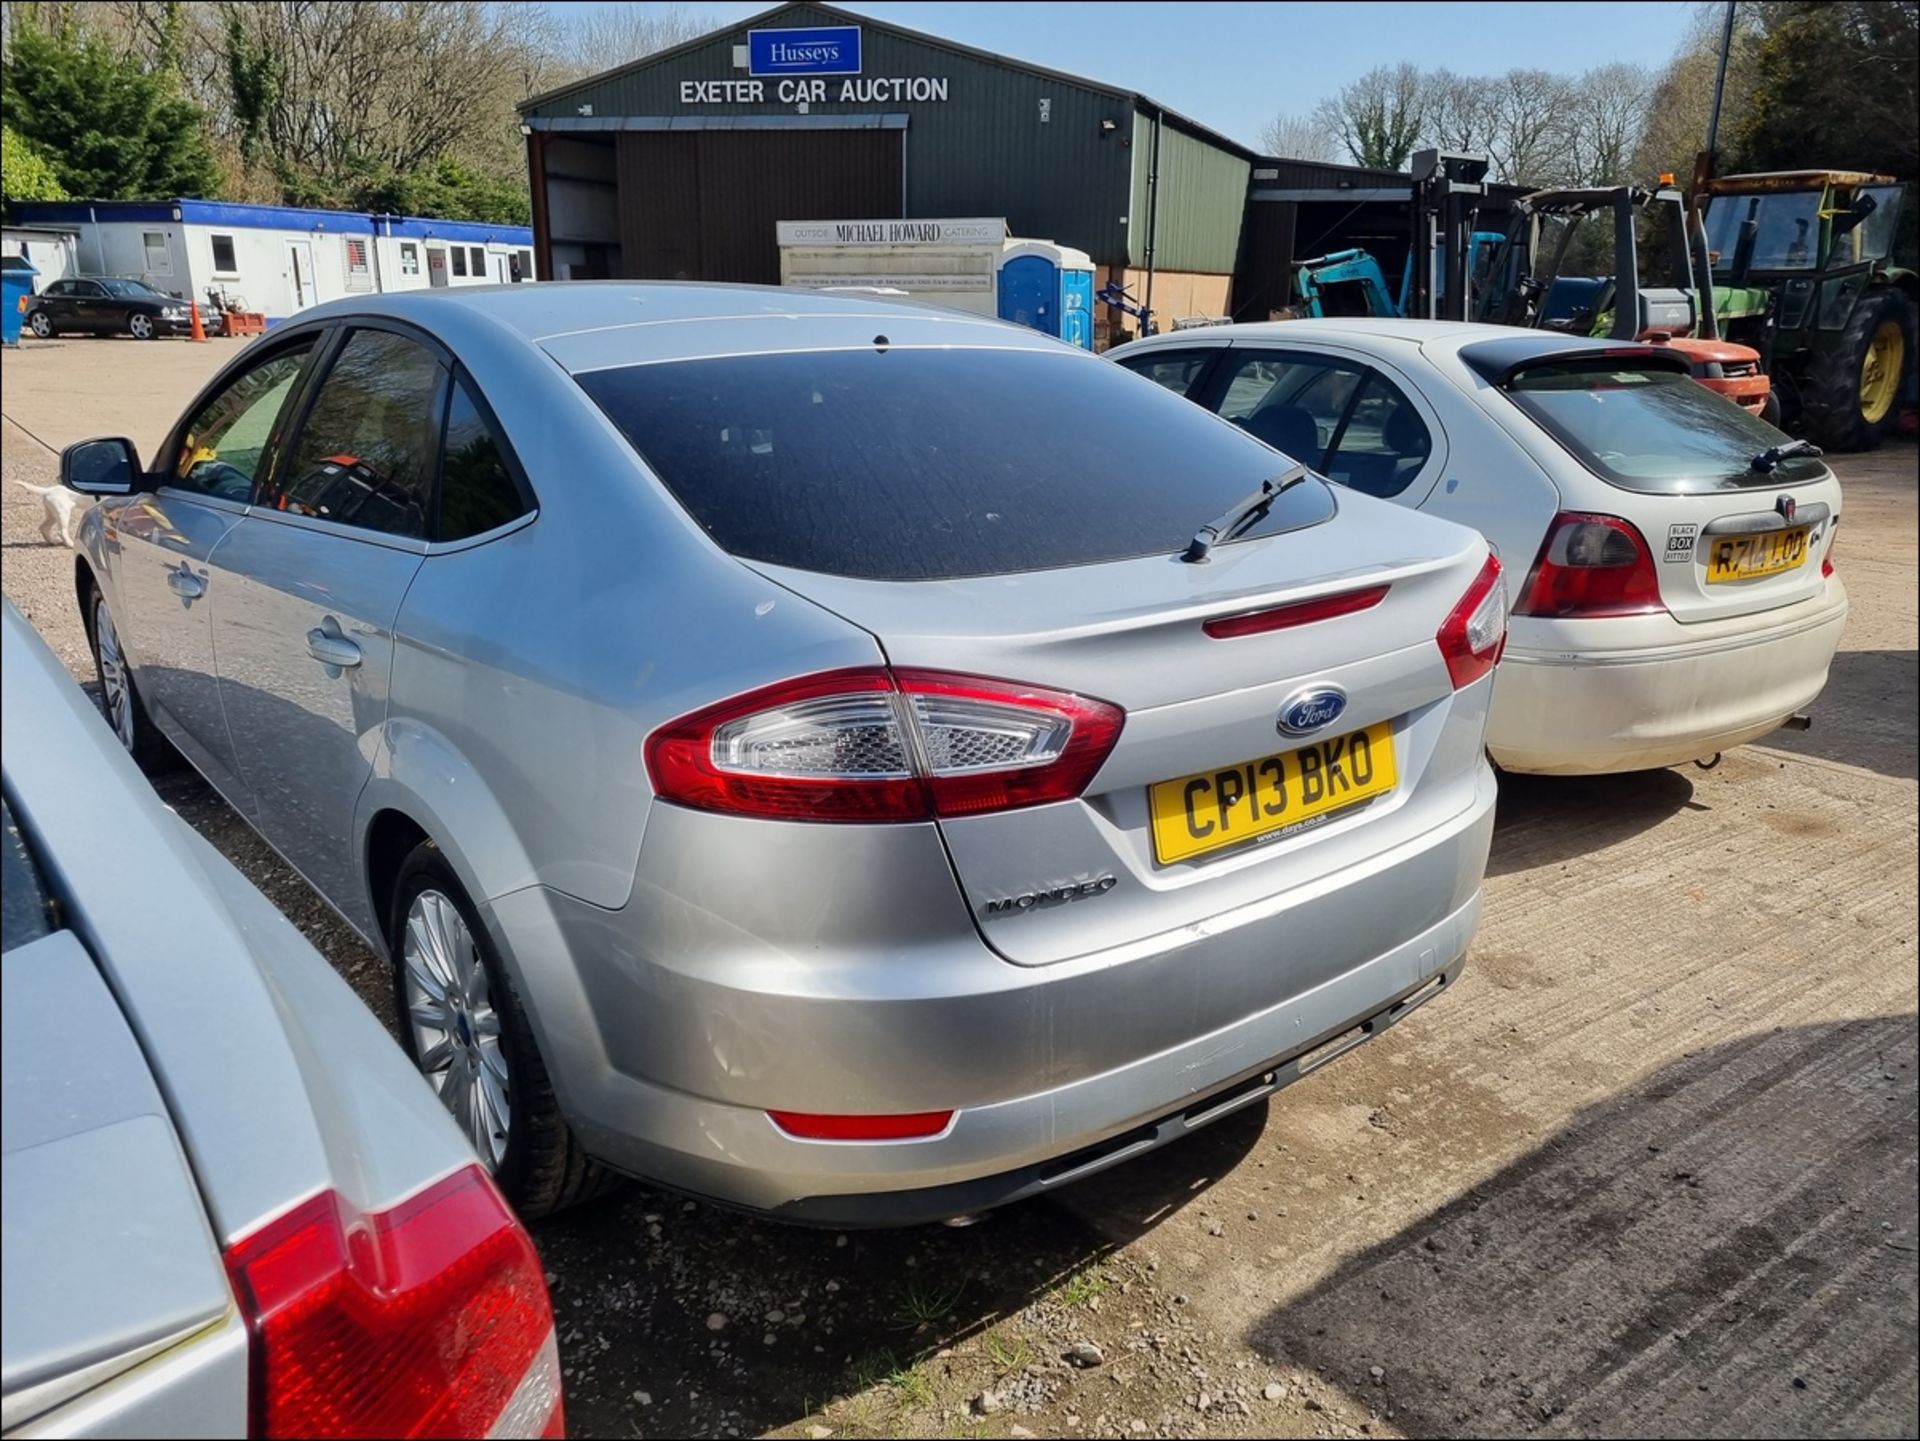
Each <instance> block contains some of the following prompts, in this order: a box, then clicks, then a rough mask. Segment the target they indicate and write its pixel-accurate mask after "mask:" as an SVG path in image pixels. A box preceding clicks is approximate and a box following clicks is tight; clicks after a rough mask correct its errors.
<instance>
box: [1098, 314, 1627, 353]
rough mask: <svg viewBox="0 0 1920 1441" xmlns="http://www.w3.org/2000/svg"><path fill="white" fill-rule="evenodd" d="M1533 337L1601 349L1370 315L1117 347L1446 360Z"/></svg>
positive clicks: (1202, 332) (1213, 330)
mask: <svg viewBox="0 0 1920 1441" xmlns="http://www.w3.org/2000/svg"><path fill="white" fill-rule="evenodd" d="M1524 335H1533V336H1538V337H1541V338H1542V339H1549V338H1550V339H1551V341H1552V342H1553V343H1554V344H1555V345H1556V348H1562V349H1568V350H1575V349H1582V348H1585V347H1587V346H1589V345H1600V344H1604V342H1601V341H1590V340H1589V338H1588V337H1586V336H1577V335H1567V334H1565V333H1563V332H1560V331H1544V330H1525V329H1520V328H1517V327H1515V326H1511V325H1482V324H1479V323H1477V322H1472V321H1458V320H1400V319H1375V318H1373V317H1371V316H1350V317H1339V318H1334V319H1328V320H1311V319H1308V320H1263V321H1256V322H1253V323H1251V324H1248V325H1211V326H1206V327H1202V328H1196V329H1193V330H1178V331H1173V332H1170V333H1166V334H1162V335H1155V336H1151V337H1149V338H1147V339H1145V340H1137V341H1134V342H1133V343H1132V344H1130V345H1127V346H1124V347H1120V349H1124V350H1125V351H1127V352H1129V353H1141V354H1144V353H1145V352H1146V351H1148V350H1150V349H1151V350H1177V349H1179V348H1180V347H1181V346H1182V345H1183V344H1195V343H1199V344H1213V345H1224V344H1226V343H1227V342H1229V341H1231V342H1233V343H1235V344H1263V345H1284V344H1286V343H1288V342H1290V341H1291V342H1294V343H1299V342H1302V341H1305V342H1308V343H1311V342H1313V341H1323V342H1325V343H1327V344H1329V345H1343V344H1344V345H1355V346H1361V347H1367V346H1371V347H1374V348H1375V349H1384V350H1390V351H1391V350H1402V349H1406V350H1418V351H1420V352H1421V353H1422V354H1425V355H1427V356H1438V355H1450V354H1453V353H1455V352H1457V351H1459V350H1460V349H1461V348H1462V347H1464V346H1468V345H1472V344H1474V343H1475V342H1476V341H1490V340H1510V339H1512V338H1513V337H1515V336H1524Z"/></svg>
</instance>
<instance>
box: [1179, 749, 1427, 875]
mask: <svg viewBox="0 0 1920 1441" xmlns="http://www.w3.org/2000/svg"><path fill="white" fill-rule="evenodd" d="M1397 784H1399V775H1398V773H1397V772H1396V771H1395V769H1394V756H1393V727H1392V725H1391V724H1388V723H1385V722H1383V723H1382V724H1380V725H1376V726H1368V727H1367V728H1366V729H1365V730H1363V731H1355V732H1353V734H1351V735H1344V736H1332V737H1330V738H1329V739H1327V740H1322V741H1314V742H1313V743H1312V744H1311V745H1305V746H1302V747H1301V748H1300V749H1299V750H1296V751H1287V752H1285V753H1283V754H1281V755H1272V756H1262V757H1261V758H1260V759H1259V760H1252V761H1245V762H1242V763H1241V764H1240V765H1237V766H1224V767H1222V768H1221V769H1219V770H1217V771H1203V772H1201V773H1200V774H1199V775H1192V776H1182V777H1181V778H1180V779H1179V780H1177V781H1161V782H1160V783H1159V784H1158V785H1156V786H1154V787H1153V788H1152V789H1151V790H1149V791H1148V792H1147V802H1148V809H1149V810H1150V811H1151V812H1152V815H1153V854H1154V858H1155V859H1156V860H1158V861H1159V862H1160V864H1161V865H1163V866H1164V865H1170V864H1172V863H1173V862H1174V861H1184V860H1188V859H1191V858H1192V857H1194V856H1198V855H1204V854H1205V853H1206V852H1208V851H1217V850H1220V849H1222V848H1224V847H1226V846H1237V845H1240V844H1241V843H1243V842H1245V841H1250V840H1253V839H1255V838H1256V837H1258V836H1268V835H1272V834H1274V833H1275V832H1276V831H1285V830H1291V829H1293V828H1294V827H1297V826H1299V825H1300V824H1301V823H1302V822H1304V821H1311V820H1314V819H1317V818H1319V817H1321V816H1325V815H1327V814H1328V813H1329V812H1332V811H1337V810H1342V809H1344V808H1345V807H1347V806H1350V805H1353V804H1354V803H1355V802H1357V801H1364V800H1368V799H1371V798H1372V797H1374V796H1378V795H1385V794H1386V793H1387V792H1388V791H1390V790H1392V789H1393V788H1394V786H1396V785H1397Z"/></svg>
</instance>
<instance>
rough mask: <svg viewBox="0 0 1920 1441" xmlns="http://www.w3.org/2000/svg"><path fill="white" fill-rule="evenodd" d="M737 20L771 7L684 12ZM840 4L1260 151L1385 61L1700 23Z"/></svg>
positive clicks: (1545, 7) (1487, 11) (1627, 13)
mask: <svg viewBox="0 0 1920 1441" xmlns="http://www.w3.org/2000/svg"><path fill="white" fill-rule="evenodd" d="M679 8H680V9H681V10H682V11H683V12H684V13H686V14H689V15H693V16H696V17H700V18H711V19H712V20H713V22H714V24H715V25H716V26H719V25H731V24H734V23H735V22H737V21H739V20H743V19H745V18H746V17H748V16H750V15H757V14H759V13H760V12H762V11H764V10H766V9H769V8H771V7H770V3H763V4H697V3H694V4H686V5H683V6H681V7H679ZM841 8H843V9H847V10H853V11H857V12H858V13H860V14H864V15H871V16H873V17H874V18H875V19H876V20H889V21H892V22H893V23H895V24H898V25H904V26H907V27H909V28H910V29H914V30H923V31H927V32H929V33H931V34H935V35H942V36H945V37H947V38H948V39H952V40H958V41H960V42H961V43H963V44H967V45H977V46H979V47H980V48H982V49H985V50H996V51H999V52H1000V53H1002V54H1005V55H1012V56H1015V57H1016V58H1018V59H1022V60H1031V61H1034V62H1035V63H1037V64H1040V65H1045V66H1048V67H1050V68H1052V69H1055V70H1065V71H1067V72H1069V73H1071V74H1076V75H1086V76H1089V77H1090V78H1093V79H1097V80H1104V81H1106V82H1108V83H1109V84H1113V85H1120V86H1125V87H1127V88H1128V89H1132V90H1138V91H1141V92H1143V93H1145V94H1148V95H1151V96H1152V97H1153V98H1154V99H1156V100H1158V101H1160V102H1161V103H1162V104H1163V105H1169V106H1171V107H1172V108H1173V109H1175V110H1178V111H1180V112H1181V113H1182V114H1185V115H1190V116H1192V117H1193V118H1194V119H1195V120H1198V121H1200V122H1202V123H1203V124H1206V125H1209V126H1211V127H1213V128H1214V129H1215V130H1220V131H1223V132H1225V133H1226V134H1227V135H1230V136H1232V137H1233V138H1234V139H1236V140H1239V141H1242V142H1243V143H1245V144H1248V145H1252V144H1253V143H1254V142H1255V141H1256V140H1257V139H1258V137H1259V133H1260V127H1261V126H1262V125H1263V124H1265V122H1266V121H1267V120H1268V119H1270V118H1271V117H1272V116H1273V114H1274V113H1275V112H1276V111H1279V110H1289V111H1293V112H1296V113H1304V112H1306V111H1309V110H1311V109H1312V108H1313V107H1314V105H1315V103H1317V102H1318V101H1319V100H1321V99H1322V98H1324V97H1325V96H1328V95H1331V94H1333V93H1334V92H1336V91H1337V90H1339V89H1340V87H1341V86H1342V85H1344V84H1346V83H1347V82H1348V81H1349V80H1352V79H1354V78H1355V77H1356V76H1358V75H1362V74H1365V73H1366V72H1367V71H1368V70H1370V69H1372V68H1373V67H1374V66H1375V65H1379V64H1382V63H1389V64H1397V63H1398V62H1400V61H1402V60H1411V61H1414V62H1415V63H1416V64H1419V65H1421V66H1423V67H1427V68H1437V67H1440V66H1445V67H1447V68H1448V69H1451V70H1458V71H1461V72H1462V73H1465V74H1486V73H1489V72H1493V71H1499V70H1505V69H1507V68H1509V67H1510V66H1514V65H1529V66H1538V67H1540V68H1543V69H1548V70H1562V71H1578V70H1584V69H1587V68H1589V67H1590V66H1594V65H1604V64H1607V63H1608V62H1609V61H1614V60H1626V61H1633V62H1636V63H1639V64H1642V65H1648V66H1655V67H1657V66H1659V65H1662V64H1664V63H1665V62H1666V61H1667V60H1668V59H1670V58H1671V57H1672V55H1673V52H1674V50H1675V48H1676V46H1677V45H1678V43H1679V40H1680V37H1681V35H1682V34H1683V33H1684V32H1685V31H1686V29H1687V25H1688V22H1689V20H1690V19H1691V17H1692V12H1693V8H1694V7H1693V5H1692V4H1690V3H1687V0H1613V3H1581V0H1559V3H1554V4H1546V3H1538V0H1535V3H1525V0H1523V3H1507V4H1502V3H1496V0H1486V3H1433V0H1429V3H1416V4H1391V3H1379V4H1361V3H1354V0H1328V3H1324V4H1214V3H1206V0H1184V3H1171V0H1148V3H1113V0H1105V3H1100V4H1083V3H1045V0H1033V3H1006V4H1003V3H988V0H980V3H962V4H951V3H936V0H924V3H915V4H897V3H896V4H889V3H884V0H882V3H861V0H850V3H844V4H842V6H841Z"/></svg>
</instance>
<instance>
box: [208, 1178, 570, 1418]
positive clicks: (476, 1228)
mask: <svg viewBox="0 0 1920 1441" xmlns="http://www.w3.org/2000/svg"><path fill="white" fill-rule="evenodd" d="M226 1260H227V1272H228V1274H229V1275H230V1276H231V1277H232V1279H233V1289H234V1294H235V1295H236V1296H237V1297H238V1298H239V1301H240V1307H241V1310H242V1312H243V1313H244V1314H245V1316H246V1318H247V1323H248V1328H249V1330H250V1332H251V1340H250V1345H251V1372H252V1374H251V1379H250V1383H249V1387H248V1397H249V1410H250V1417H251V1424H250V1431H251V1434H252V1435H254V1436H257V1437H281V1436H564V1435H565V1434H566V1423H565V1419H564V1417H563V1415H562V1412H561V1392H560V1357H559V1352H558V1350H557V1349H556V1346H555V1342H554V1334H553V1312H552V1310H551V1308H550V1306H549V1304H548V1301H547V1286H546V1278H545V1274H544V1272H543V1271H542V1270H541V1266H540V1258H539V1257H538V1256H537V1255H535V1254H534V1249H533V1242H532V1241H530V1240H529V1239H528V1238H527V1233H526V1231H525V1230H524V1229H523V1228H522V1227H521V1225H520V1223H519V1222H518V1221H517V1220H515V1219H514V1217H513V1213H512V1212H511V1211H509V1210H508V1209H507V1205H506V1202H505V1201H503V1200H501V1199H500V1193H499V1192H498V1191H496V1190H495V1189H494V1188H493V1183H492V1182H490V1181H489V1180H488V1179H487V1178H486V1176H485V1174H484V1173H483V1172H481V1171H480V1169H479V1168H478V1167H476V1166H469V1167H467V1168H465V1169H464V1170H460V1171H456V1172H455V1173H454V1174H453V1175H451V1176H449V1177H447V1178H446V1179H445V1180H444V1181H441V1182H439V1183H437V1184H435V1185H433V1186H430V1187H428V1188H427V1189H426V1190H424V1191H421V1192H419V1193H418V1194H417V1195H414V1196H412V1197H409V1198H408V1199H407V1200H405V1201H402V1202H400V1203H399V1204H398V1205H396V1206H394V1207H392V1208H391V1209H389V1210H386V1211H381V1212H378V1213H376V1214H372V1215H365V1214H361V1213H359V1212H356V1211H355V1210H353V1208H352V1207H351V1206H349V1205H348V1204H347V1202H345V1201H344V1200H342V1198H341V1197H340V1196H338V1195H337V1194H335V1193H334V1192H332V1191H323V1192H321V1193H320V1194H319V1195H317V1196H315V1197H313V1198H312V1199H311V1200H308V1201H306V1202H303V1203H302V1204H301V1205H298V1206H296V1207H294V1208H293V1209H292V1210H291V1211H288V1212H286V1213H285V1214H284V1215H281V1216H278V1217H276V1218H275V1219H273V1220H271V1221H269V1222H267V1224H266V1225H264V1226H262V1227H261V1228H260V1229H259V1230H258V1231H256V1232H254V1233H253V1234H252V1235H250V1236H247V1237H245V1238H244V1239H242V1240H240V1241H238V1242H236V1243H235V1244H234V1246H233V1247H232V1248H231V1249H230V1250H229V1251H228V1252H227V1258H226Z"/></svg>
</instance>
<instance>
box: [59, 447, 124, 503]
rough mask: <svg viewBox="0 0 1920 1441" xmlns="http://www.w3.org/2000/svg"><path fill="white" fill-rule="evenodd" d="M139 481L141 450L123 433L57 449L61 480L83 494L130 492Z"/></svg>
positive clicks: (122, 493) (68, 486)
mask: <svg viewBox="0 0 1920 1441" xmlns="http://www.w3.org/2000/svg"><path fill="white" fill-rule="evenodd" d="M140 481H141V471H140V453H139V452H138V451H137V450H135V449H134V448H133V442H132V441H130V440H128V439H126V437H124V436H116V437H115V438H113V439H111V440H82V441H79V442H78V443H76V444H74V445H70V446H68V447H67V448H66V449H65V450H63V451H61V452H60V483H61V484H62V485H64V486H66V487H67V489H69V490H77V491H79V492H80V493H81V494H82V495H132V494H133V493H134V492H135V491H136V490H138V489H140Z"/></svg>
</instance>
